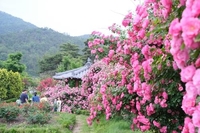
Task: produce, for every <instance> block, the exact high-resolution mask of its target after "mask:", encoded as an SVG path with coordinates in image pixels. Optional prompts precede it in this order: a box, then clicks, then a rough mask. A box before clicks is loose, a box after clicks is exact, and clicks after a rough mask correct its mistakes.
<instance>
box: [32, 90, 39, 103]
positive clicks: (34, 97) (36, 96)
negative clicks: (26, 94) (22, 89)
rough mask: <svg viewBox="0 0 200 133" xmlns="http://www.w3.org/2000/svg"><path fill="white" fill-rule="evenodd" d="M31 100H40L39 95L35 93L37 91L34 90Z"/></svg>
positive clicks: (35, 101) (36, 101)
mask: <svg viewBox="0 0 200 133" xmlns="http://www.w3.org/2000/svg"><path fill="white" fill-rule="evenodd" d="M32 102H33V103H39V102H40V97H39V96H38V95H37V92H34V96H33V97H32Z"/></svg>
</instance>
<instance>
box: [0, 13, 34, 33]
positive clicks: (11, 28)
mask: <svg viewBox="0 0 200 133" xmlns="http://www.w3.org/2000/svg"><path fill="white" fill-rule="evenodd" d="M0 20H1V23H0V29H1V31H0V34H8V33H12V32H22V31H24V30H27V29H34V28H36V26H35V25H33V24H31V23H28V22H24V21H23V20H22V19H20V18H17V17H14V16H11V15H9V14H7V13H4V12H1V11H0Z"/></svg>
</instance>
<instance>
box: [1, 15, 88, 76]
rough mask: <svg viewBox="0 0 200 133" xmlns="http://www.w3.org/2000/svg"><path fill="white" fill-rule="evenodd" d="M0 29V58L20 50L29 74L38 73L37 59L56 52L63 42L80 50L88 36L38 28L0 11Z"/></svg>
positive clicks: (2, 58) (3, 58)
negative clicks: (76, 46)
mask: <svg viewBox="0 0 200 133" xmlns="http://www.w3.org/2000/svg"><path fill="white" fill-rule="evenodd" d="M1 20H3V22H2V23H1ZM5 25H6V26H5ZM25 25H26V26H25ZM20 27H21V28H20ZM0 31H2V32H1V33H0V60H6V58H7V55H8V54H10V53H13V52H21V53H22V54H23V56H22V63H24V64H25V65H26V66H27V72H28V73H29V74H30V75H38V73H37V72H38V69H39V68H38V61H39V59H41V58H42V57H43V56H44V55H47V54H51V55H52V54H55V53H57V52H58V51H59V47H60V45H62V44H64V43H72V44H75V45H78V46H79V48H80V50H82V49H83V48H84V47H85V44H84V42H85V41H86V40H87V38H88V37H89V36H90V35H87V34H86V35H82V36H70V35H66V34H63V33H60V32H57V31H54V30H52V29H50V28H39V27H37V26H35V25H33V24H31V23H28V22H25V21H23V20H22V19H20V18H17V17H14V16H12V15H10V14H7V13H2V12H1V11H0Z"/></svg>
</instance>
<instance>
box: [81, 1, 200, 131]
mask: <svg viewBox="0 0 200 133" xmlns="http://www.w3.org/2000/svg"><path fill="white" fill-rule="evenodd" d="M199 5H200V2H199V1H198V0H146V1H145V2H144V3H143V4H142V5H138V6H137V8H136V11H135V15H133V13H131V12H130V13H128V15H127V16H125V18H124V20H123V21H122V25H123V26H124V27H123V28H122V27H121V26H117V25H116V24H114V25H113V26H111V27H109V29H110V30H111V31H113V33H115V35H111V36H105V35H103V34H101V33H99V32H93V38H91V40H90V41H89V42H88V47H89V48H90V49H91V53H92V54H95V55H96V59H97V60H101V61H103V62H104V63H103V62H101V63H99V62H97V63H96V64H94V65H93V66H92V67H91V69H90V72H89V73H88V74H87V76H86V77H85V79H84V80H83V86H82V89H83V90H84V91H85V93H86V94H88V95H89V96H88V100H89V102H90V105H89V107H90V116H89V118H88V123H89V124H91V122H92V120H94V119H95V118H97V117H98V114H100V113H105V115H106V118H107V119H109V118H110V117H114V116H115V115H116V114H119V113H120V114H123V115H124V114H126V115H129V116H132V115H133V114H134V117H133V120H132V126H131V127H132V128H133V129H134V128H135V127H137V128H139V129H141V130H142V131H145V130H150V129H151V130H155V131H157V132H163V133H166V132H173V133H176V132H181V131H182V132H183V133H187V132H191V133H193V132H196V131H198V130H199V129H198V128H200V126H199V125H200V124H199V118H198V117H197V116H198V115H199V112H200V111H199V110H200V109H199V107H200V106H199V103H198V95H199V87H200V76H198V75H199V74H200V70H199V66H200V59H199V48H200V43H199V32H200V30H199V28H200V25H199V24H200V23H199V22H200V20H199V18H198V17H199V14H200V10H199ZM102 63H103V64H102ZM184 119H185V121H184Z"/></svg>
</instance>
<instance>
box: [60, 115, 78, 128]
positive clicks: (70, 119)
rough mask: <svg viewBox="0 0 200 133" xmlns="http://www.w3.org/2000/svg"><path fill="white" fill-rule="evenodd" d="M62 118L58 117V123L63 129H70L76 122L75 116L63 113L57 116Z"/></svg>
mask: <svg viewBox="0 0 200 133" xmlns="http://www.w3.org/2000/svg"><path fill="white" fill-rule="evenodd" d="M59 115H60V116H62V117H59V119H58V122H59V123H60V124H61V125H62V127H64V128H68V129H70V128H72V127H73V125H74V124H75V122H76V116H75V115H74V114H68V115H64V114H63V113H61V114H59Z"/></svg>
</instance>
